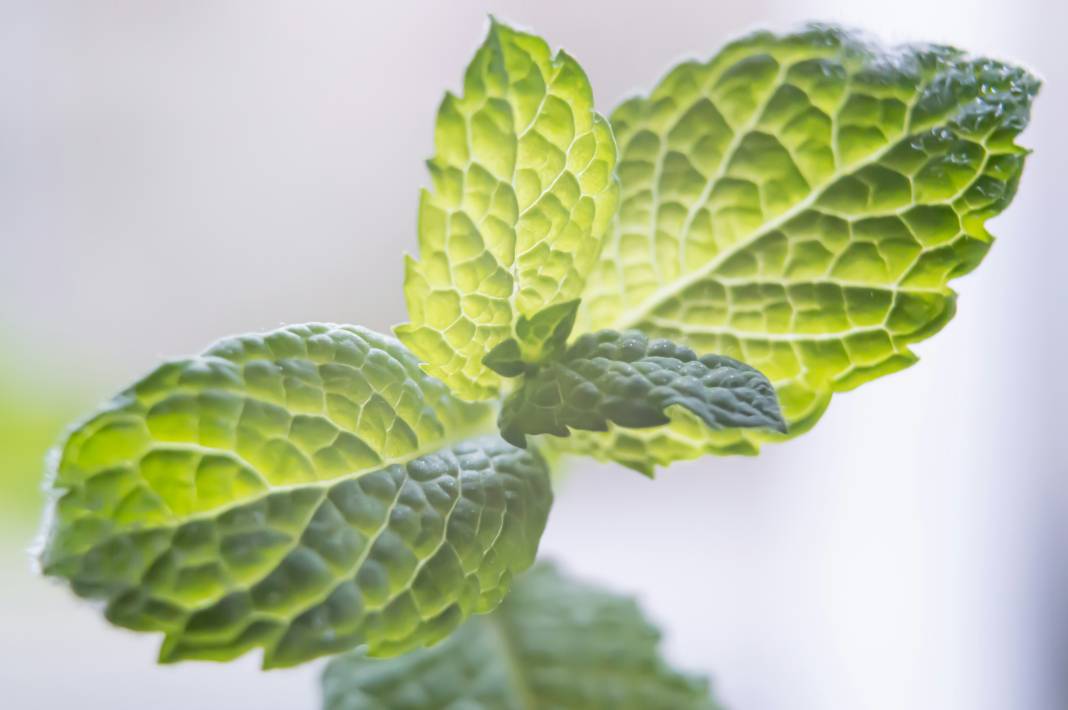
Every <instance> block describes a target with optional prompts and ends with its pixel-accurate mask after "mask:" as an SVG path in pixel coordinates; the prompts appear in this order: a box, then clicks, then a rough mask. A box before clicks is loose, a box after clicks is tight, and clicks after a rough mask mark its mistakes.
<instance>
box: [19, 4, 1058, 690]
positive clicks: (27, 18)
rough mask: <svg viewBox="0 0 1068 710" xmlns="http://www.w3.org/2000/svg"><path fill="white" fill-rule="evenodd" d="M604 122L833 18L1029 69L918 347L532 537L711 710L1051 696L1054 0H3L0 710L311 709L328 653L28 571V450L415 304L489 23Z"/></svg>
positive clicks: (582, 474)
mask: <svg viewBox="0 0 1068 710" xmlns="http://www.w3.org/2000/svg"><path fill="white" fill-rule="evenodd" d="M488 12H493V13H495V14H497V15H499V16H500V17H501V18H502V19H504V20H506V21H510V22H514V23H518V24H520V25H523V26H526V27H529V28H532V29H535V30H536V31H538V32H539V33H541V34H542V35H544V36H545V37H546V38H548V40H549V41H550V43H551V44H553V45H554V46H556V47H565V48H567V49H568V51H569V52H571V53H572V54H573V55H575V56H576V57H577V58H578V59H579V61H580V62H582V64H583V65H584V66H585V68H586V70H587V71H588V73H589V75H590V77H591V80H592V81H593V85H594V88H595V91H596V97H597V101H598V104H599V107H600V108H601V110H602V111H604V112H607V111H609V110H610V109H611V108H612V107H613V106H614V105H616V104H617V103H618V102H619V101H620V100H621V99H622V98H624V97H626V96H628V95H630V94H632V93H634V92H636V91H638V90H642V89H645V88H649V87H651V85H652V84H653V82H654V81H656V80H657V79H658V78H659V76H660V75H661V74H662V73H663V72H664V71H665V70H666V69H667V68H668V67H669V66H670V65H671V64H673V63H674V62H675V61H677V60H678V59H680V58H682V57H701V58H704V57H707V56H708V55H710V54H712V53H713V52H714V51H715V50H716V49H717V48H718V47H719V46H720V45H721V44H722V43H723V42H724V41H725V40H727V39H729V38H731V37H732V36H735V35H738V34H740V33H743V32H745V31H747V30H749V29H753V28H757V27H770V28H773V29H789V28H791V27H792V26H794V25H796V24H797V23H798V22H800V21H803V20H805V19H809V18H811V19H820V20H826V21H834V22H842V23H846V24H850V25H855V26H859V27H863V28H865V29H868V30H870V31H872V32H874V33H876V34H878V35H880V36H881V37H882V38H883V39H885V40H888V41H903V40H930V41H941V42H947V43H951V44H954V45H958V46H961V47H964V48H966V49H969V50H971V51H973V52H975V53H983V54H989V55H992V56H995V57H998V58H1004V59H1009V60H1014V61H1018V62H1021V63H1023V64H1025V65H1027V66H1029V67H1031V68H1032V69H1033V70H1035V71H1037V73H1038V74H1039V75H1041V76H1042V77H1043V78H1044V79H1045V82H1046V83H1045V88H1044V90H1043V92H1042V95H1041V96H1040V97H1039V100H1038V102H1037V104H1036V107H1035V115H1034V120H1033V123H1032V126H1031V128H1030V129H1029V130H1028V131H1027V133H1026V134H1025V135H1024V138H1023V142H1024V143H1025V144H1026V145H1028V146H1031V147H1033V148H1034V150H1035V154H1034V156H1033V157H1032V159H1031V162H1030V163H1029V165H1028V168H1027V170H1026V172H1025V174H1024V179H1023V184H1022V186H1021V191H1020V194H1019V196H1018V197H1017V199H1016V201H1015V203H1014V204H1013V206H1012V207H1011V208H1010V209H1009V210H1008V212H1007V213H1006V214H1005V215H1004V216H1002V217H1000V218H998V219H997V220H995V221H994V222H993V223H992V224H991V228H992V231H994V233H995V234H997V235H998V236H999V237H1000V239H999V241H998V243H997V244H996V246H995V247H994V249H993V250H992V252H991V253H990V255H989V257H988V259H987V261H986V263H984V264H983V265H982V267H981V268H980V269H979V270H978V271H977V272H976V273H974V274H973V275H971V276H968V277H966V278H965V279H963V280H961V281H958V282H957V283H956V287H957V289H958V290H959V291H960V294H961V297H960V303H959V305H960V312H959V315H958V316H957V317H956V319H955V320H954V321H953V322H952V323H951V324H950V325H949V326H948V327H947V328H946V330H945V331H944V332H943V333H941V334H939V335H938V336H937V337H935V338H934V339H932V340H931V341H928V342H926V343H924V344H922V345H921V346H919V347H918V348H917V351H918V352H919V353H920V355H921V357H922V360H921V363H920V364H919V365H918V366H916V367H913V368H911V369H909V370H907V371H905V372H902V373H899V374H896V375H893V376H891V377H888V378H885V379H882V380H879V381H877V382H875V383H872V384H869V385H867V386H865V387H863V388H862V389H860V390H858V391H855V392H852V393H849V394H845V395H841V396H839V397H837V398H836V399H835V401H834V403H833V404H832V406H831V408H830V410H829V411H828V413H827V415H826V416H825V417H824V419H823V421H822V422H821V423H820V425H819V426H817V427H816V429H815V430H814V431H813V432H811V433H809V434H807V435H805V436H803V437H801V438H800V439H798V440H796V441H793V442H790V443H788V444H785V445H780V446H772V447H768V448H767V449H766V450H765V452H764V453H763V454H762V455H761V456H760V457H759V458H755V459H738V458H730V459H723V458H708V459H704V460H701V461H698V462H692V463H688V464H681V465H677V466H674V467H672V468H671V469H670V470H667V471H664V472H662V473H661V474H660V478H659V480H658V481H656V482H650V481H648V480H646V479H644V478H642V477H641V476H638V475H637V474H634V473H632V472H630V471H626V470H623V469H620V468H617V467H612V466H596V465H592V464H580V465H579V466H576V468H575V471H574V475H573V476H572V477H571V478H570V479H569V480H568V481H567V482H566V483H565V484H564V486H563V487H562V488H561V490H560V491H559V495H558V502H557V504H556V507H555V509H554V511H553V514H552V517H551V519H550V525H549V529H548V532H547V534H546V537H545V539H544V542H543V550H544V553H545V554H546V555H547V556H552V557H555V558H557V559H558V560H561V561H562V562H563V563H564V565H565V566H566V567H568V568H569V569H570V570H572V571H573V572H577V573H579V574H580V575H582V576H584V577H586V578H587V579H590V580H593V581H598V582H602V583H604V584H606V585H610V586H612V587H614V588H616V589H619V590H621V591H627V592H632V593H634V594H636V595H638V596H639V597H640V599H641V600H642V602H643V604H644V606H645V608H646V609H647V610H648V611H649V613H650V614H651V615H652V616H653V617H654V618H655V619H656V620H657V621H659V622H660V623H662V624H663V626H664V629H665V633H666V646H667V650H668V653H669V654H670V656H671V658H672V659H673V660H674V661H675V662H676V663H678V664H679V665H681V666H683V667H685V668H687V669H691V670H694V671H702V672H708V673H711V674H713V676H714V678H715V683H716V687H717V690H718V694H719V696H720V697H721V699H722V700H723V701H724V702H725V703H726V704H727V705H728V706H729V707H730V708H732V709H733V710H785V709H787V708H789V709H790V710H867V709H869V708H871V709H878V710H900V709H902V708H909V709H910V710H1006V709H1010V710H1060V709H1063V708H1065V707H1068V564H1066V562H1068V553H1066V551H1068V436H1066V435H1065V433H1064V431H1063V424H1062V422H1063V413H1064V402H1066V401H1068V377H1066V374H1065V372H1066V370H1065V365H1064V363H1065V362H1066V361H1068V327H1066V326H1068V316H1066V312H1068V286H1066V284H1065V281H1066V279H1068V267H1066V264H1068V239H1066V238H1065V234H1064V231H1065V230H1064V214H1063V213H1064V209H1065V205H1064V199H1065V196H1066V195H1065V188H1064V185H1065V179H1064V172H1063V171H1064V167H1065V165H1066V164H1068V147H1066V138H1065V136H1066V133H1068V131H1066V129H1065V126H1066V125H1068V61H1065V58H1064V49H1063V43H1064V39H1063V33H1064V28H1065V27H1066V26H1068V9H1066V6H1065V4H1064V3H1060V2H1054V0H1017V1H1016V2H1012V3H1005V2H995V1H994V0H937V1H932V0H848V1H846V0H843V1H841V2H830V1H828V2H821V1H819V0H746V1H745V2H712V1H710V0H709V1H706V2H680V1H669V0H660V2H657V3H646V2H630V3H627V2H609V1H607V0H603V1H600V2H577V1H576V0H570V1H563V0H560V1H558V0H551V1H550V0H538V1H537V2H473V1H469V0H465V1H463V2H459V1H457V0H453V1H451V2H431V1H430V0H426V1H424V2H410V1H407V0H392V1H391V2H381V3H359V2H305V3H297V2H288V3H287V2H274V1H271V2H266V1H263V0H260V1H257V2H251V1H250V2H219V1H216V2H207V1H202V0H183V1H182V2H148V1H146V0H129V1H127V2H112V1H106V0H98V1H96V2H81V1H74V0H72V1H70V2H53V1H51V0H27V1H25V2H18V1H17V0H16V1H14V2H12V0H6V1H3V2H0V328H2V330H0V333H2V335H0V486H2V487H0V491H2V492H0V689H2V691H0V692H2V697H3V698H4V700H3V701H2V702H0V704H2V705H3V706H4V707H7V708H13V709H19V710H21V709H22V708H67V707H71V706H74V705H76V706H78V707H82V708H111V709H115V710H120V709H124V708H138V709H141V708H154V709H170V708H174V709H182V710H185V709H186V708H189V707H200V708H228V709H231V710H236V709H241V708H250V709H251V708H256V709H272V708H286V709H287V710H289V709H299V708H308V709H311V708H314V707H316V706H317V704H318V691H317V687H316V681H317V674H318V670H319V669H318V667H317V666H315V665H312V666H309V667H304V668H301V669H298V670H294V671H274V672H270V673H261V672H260V671H258V670H257V661H258V659H255V658H245V659H243V660H242V661H240V662H238V663H234V664H230V665H206V664H201V665H190V664H185V665H179V666H176V667H157V666H156V665H155V664H154V658H155V653H156V649H157V647H158V640H157V639H155V638H152V637H143V636H139V635H135V634H132V633H129V632H125V631H121V630H118V629H113V628H109V627H108V626H107V625H106V624H105V622H104V621H103V619H102V618H101V617H100V616H99V615H98V614H97V613H96V612H95V611H94V610H93V609H90V608H87V607H86V606H85V605H83V604H81V603H78V602H76V601H75V600H74V598H73V597H72V595H71V594H70V593H68V592H67V591H66V590H65V589H63V588H60V587H57V586H54V585H52V584H49V583H46V582H44V581H42V580H40V579H37V578H36V577H34V576H33V574H32V573H31V571H30V564H29V557H28V555H27V554H26V552H25V551H26V549H27V548H28V547H29V546H30V544H31V542H32V539H33V537H34V534H35V530H36V527H37V524H38V514H39V507H40V500H39V493H38V486H39V477H40V471H41V468H42V467H41V460H42V457H43V454H44V451H45V449H46V448H47V447H48V446H49V444H50V443H51V442H52V441H54V440H55V438H56V437H57V436H58V435H59V433H60V431H61V428H62V427H63V425H64V424H65V423H66V422H67V421H69V420H70V419H72V418H74V417H76V416H78V415H79V414H81V413H83V412H85V411H86V410H87V409H88V408H89V407H91V406H92V405H93V404H95V403H96V402H97V401H99V400H102V399H104V398H105V397H107V396H110V395H111V394H112V393H113V392H115V391H116V390H118V389H119V388H121V387H122V386H124V385H126V384H127V383H129V382H130V381H132V380H133V379H134V378H136V377H137V376H139V375H140V374H142V373H143V372H145V371H147V370H148V369H149V368H151V367H152V366H153V365H154V364H155V363H156V362H157V361H158V360H160V359H161V358H163V357H167V356H174V355H180V354H187V353H193V352H197V351H199V350H201V349H202V348H203V347H204V346H206V345H207V344H209V343H211V342H213V341H214V340H216V339H217V338H219V337H221V336H224V335H228V334H232V333H238V332H244V331H256V330H264V329H270V328H273V327H275V326H277V325H279V324H280V323H299V322H304V321H312V320H320V321H322V320H325V321H336V322H346V323H359V324H363V325H366V326H369V327H371V328H374V329H377V330H381V331H387V330H388V329H389V327H390V326H391V325H393V324H394V323H397V322H400V321H402V320H404V318H405V312H404V303H403V297H402V293H401V276H402V272H401V258H400V257H401V252H402V250H413V249H414V246H415V208H416V198H417V190H418V188H419V186H420V185H423V184H425V183H426V182H427V177H426V174H425V172H424V168H423V163H422V161H423V160H424V158H426V157H428V156H429V155H430V152H431V141H432V123H433V117H434V112H435V110H436V107H437V103H438V101H439V100H440V97H441V95H442V92H443V91H444V90H445V89H447V88H451V89H457V88H458V87H459V84H460V78H461V74H462V71H463V68H464V66H465V65H466V62H467V61H468V59H469V57H470V55H471V54H472V52H473V50H474V48H475V46H476V45H477V44H478V43H479V42H480V41H481V39H482V36H483V33H484V31H485V29H486V25H487V21H486V14H487V13H488Z"/></svg>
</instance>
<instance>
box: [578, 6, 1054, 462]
mask: <svg viewBox="0 0 1068 710" xmlns="http://www.w3.org/2000/svg"><path fill="white" fill-rule="evenodd" d="M1038 87H1039V82H1038V81H1037V80H1036V79H1035V78H1034V77H1032V76H1031V75H1030V74H1028V73H1027V72H1026V71H1024V70H1023V69H1019V68H1016V67H1013V66H1010V65H1007V64H1003V63H1001V62H997V61H994V60H990V59H984V58H973V57H968V56H966V55H965V54H963V53H961V52H959V51H958V50H955V49H952V48H949V47H940V46H930V45H913V46H904V47H897V48H894V49H885V48H880V47H878V46H876V45H873V44H871V43H869V42H868V41H867V40H865V39H863V38H860V37H858V36H857V35H854V34H852V33H849V32H845V31H842V30H840V29H837V28H834V27H826V26H813V27H810V28H809V29H807V30H805V31H803V32H800V33H798V34H791V35H784V36H777V35H773V34H769V33H766V32H760V33H756V34H753V35H750V36H748V37H746V38H744V39H741V40H739V41H737V42H734V43H732V44H730V45H729V46H727V47H726V48H725V49H724V50H723V51H721V52H720V53H719V54H717V55H716V56H715V57H713V58H712V59H711V60H709V61H708V62H695V61H691V62H685V63H683V64H680V65H678V66H677V67H675V68H674V69H673V70H671V72H669V73H668V75H667V76H666V77H665V78H664V79H663V80H662V81H661V82H660V84H659V85H657V87H656V88H655V89H654V90H653V91H652V93H651V94H650V95H649V96H648V97H638V98H634V99H631V100H629V101H627V102H625V103H623V104H622V105H621V106H620V107H619V108H618V109H616V111H615V112H614V113H613V114H612V117H611V121H612V126H613V128H614V131H615V135H616V138H617V141H618V142H619V146H620V150H621V159H620V164H619V175H620V178H621V182H622V197H621V203H620V210H619V214H618V217H617V219H616V222H615V225H614V227H613V229H612V230H611V232H610V233H609V235H608V236H607V237H606V239H605V247H604V250H603V252H602V257H601V259H600V261H599V262H598V265H597V268H596V271H595V273H594V274H593V275H591V277H590V279H589V287H588V288H587V290H586V292H585V294H584V295H583V308H582V311H581V312H580V314H579V326H578V327H579V329H580V330H585V331H591V330H596V329H601V328H613V329H617V330H623V329H632V328H634V329H639V330H641V331H643V332H645V333H647V334H648V335H649V336H650V337H663V338H668V339H670V340H673V341H675V342H679V343H683V344H686V345H688V346H690V347H692V348H694V349H695V350H697V351H698V352H715V353H721V354H724V355H727V356H729V357H732V358H736V359H738V360H741V361H743V362H746V363H748V364H750V365H752V366H754V367H756V368H757V369H759V370H760V371H761V372H763V373H765V374H766V375H767V376H768V377H769V379H770V380H771V381H772V382H773V384H774V385H775V387H776V389H777V391H778V395H779V400H780V402H781V404H782V411H783V414H784V415H785V417H786V420H787V421H788V423H789V425H790V435H796V434H799V433H801V432H803V431H806V430H807V429H808V428H809V427H811V426H812V424H813V423H815V421H816V420H817V419H819V417H820V416H821V414H822V413H823V411H824V409H825V408H826V407H827V405H828V403H829V401H830V398H831V395H832V393H834V392H841V391H845V390H848V389H851V388H853V387H856V386H858V385H860V384H863V383H864V382H867V381H869V380H872V379H874V378H876V377H879V376H882V375H885V374H888V373H891V372H895V371H897V370H900V369H902V368H904V367H907V366H909V365H910V364H912V363H913V362H915V361H916V356H915V354H914V353H913V352H912V350H911V347H910V346H911V345H912V344H913V343H916V342H918V341H920V340H923V339H925V338H927V337H929V336H930V335H932V334H933V333H935V332H937V331H938V330H939V329H940V328H941V327H942V326H944V325H945V324H946V322H948V321H949V319H950V318H951V317H952V316H953V313H954V310H955V307H956V294H955V293H954V292H953V291H952V290H951V289H950V288H949V287H948V285H947V284H948V282H949V281H950V280H951V279H953V278H956V277H958V276H961V275H963V274H965V273H967V272H969V271H971V270H972V269H973V268H975V267H976V266H977V265H978V264H979V262H980V261H981V260H982V258H983V256H984V255H985V254H986V252H987V250H988V249H989V247H990V244H991V242H992V237H991V235H990V234H989V233H988V232H987V231H986V228H985V226H984V224H985V222H986V220H987V219H988V218H990V217H993V216H994V215H997V214H999V213H1000V212H1001V211H1002V210H1004V209H1005V207H1006V206H1007V205H1008V204H1009V202H1010V201H1011V199H1012V197H1013V195H1014V193H1015V191H1016V187H1017V183H1018V181H1019V178H1020V172H1021V170H1022V168H1023V164H1024V157H1025V153H1026V151H1025V150H1024V149H1022V148H1020V147H1019V146H1017V145H1016V144H1015V142H1014V139H1015V137H1016V136H1017V134H1018V133H1019V132H1020V131H1022V130H1023V129H1024V127H1025V126H1026V125H1027V122H1028V118H1029V114H1030V106H1031V102H1032V99H1033V98H1034V96H1035V94H1036V92H1037V91H1038ZM677 419H678V421H677V422H676V423H673V424H672V425H671V426H666V427H661V428H659V429H655V430H648V431H631V430H623V429H613V430H612V431H611V432H609V433H608V434H584V435H581V436H576V437H573V438H572V439H571V440H570V441H569V442H566V445H567V446H569V447H571V448H572V449H573V450H577V451H583V452H586V453H591V454H593V455H596V456H599V457H602V458H611V459H615V460H617V461H621V462H623V463H627V464H628V465H634V464H635V463H637V464H639V465H649V464H652V463H655V464H668V463H671V462H672V461H675V460H679V459H685V458H695V457H698V456H701V455H703V454H706V453H755V452H756V450H757V447H758V445H759V443H760V442H762V441H767V440H779V439H781V438H782V436H780V435H774V434H769V433H766V432H760V431H755V430H735V431H731V432H709V431H706V429H705V428H703V427H700V426H699V425H698V424H697V422H695V421H694V420H693V419H692V418H690V417H687V416H686V415H684V414H680V415H679V416H678V417H677Z"/></svg>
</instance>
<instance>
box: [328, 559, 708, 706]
mask: <svg viewBox="0 0 1068 710" xmlns="http://www.w3.org/2000/svg"><path fill="white" fill-rule="evenodd" d="M659 641H660V634H659V632H658V631H657V630H656V629H655V628H654V627H653V626H652V625H651V624H650V623H649V622H648V621H646V620H645V618H644V616H643V615H642V613H641V610H640V609H639V608H638V606H637V605H636V604H635V603H634V601H633V600H631V599H628V598H625V597H621V596H617V595H614V594H609V593H607V592H604V591H602V590H600V589H597V588H596V587H592V586H590V585H588V584H584V583H581V582H577V581H574V580H571V579H568V578H567V577H564V576H563V575H561V574H560V573H559V572H557V571H556V569H555V568H554V567H552V566H550V565H547V564H544V563H542V564H539V565H538V566H537V567H535V568H534V569H533V570H531V571H530V572H529V573H527V574H526V575H524V576H523V577H522V578H520V579H519V580H518V581H517V582H516V585H515V589H514V590H513V591H512V593H511V594H510V595H509V597H508V598H507V599H506V600H505V602H504V603H503V604H502V605H501V606H500V608H499V609H498V610H497V611H495V612H494V613H492V614H489V615H486V616H478V617H475V618H473V619H471V620H470V621H468V622H467V623H465V624H464V625H463V626H462V627H460V629H459V630H458V631H457V632H456V633H455V634H453V635H452V636H451V637H449V638H448V639H447V640H445V641H444V642H442V643H441V644H439V645H437V646H435V647H433V648H430V649H423V650H420V651H416V652H414V653H411V654H408V655H407V656H404V657H402V658H397V659H390V660H387V661H381V660H373V659H367V658H366V657H364V656H362V655H361V654H359V653H357V652H353V653H349V654H346V655H344V656H339V657H338V658H336V659H334V660H332V661H331V662H330V664H329V665H328V666H327V668H326V671H325V673H324V674H323V696H324V697H323V707H324V710H385V709H386V708H389V709H390V710H441V709H442V708H449V709H453V708H455V709H456V710H459V709H460V708H464V709H465V710H564V709H565V708H566V709H567V710H594V709H595V708H613V709H614V710H715V708H718V707H719V706H718V705H717V704H716V703H715V702H714V701H713V700H712V696H711V694H710V691H709V687H708V683H707V681H706V680H704V679H702V678H695V677H691V676H687V675H684V674H681V673H679V672H677V671H675V670H673V669H671V668H670V667H669V666H668V665H667V664H666V663H665V662H664V660H663V659H662V658H661V656H660V652H659V649H658V646H659Z"/></svg>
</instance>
